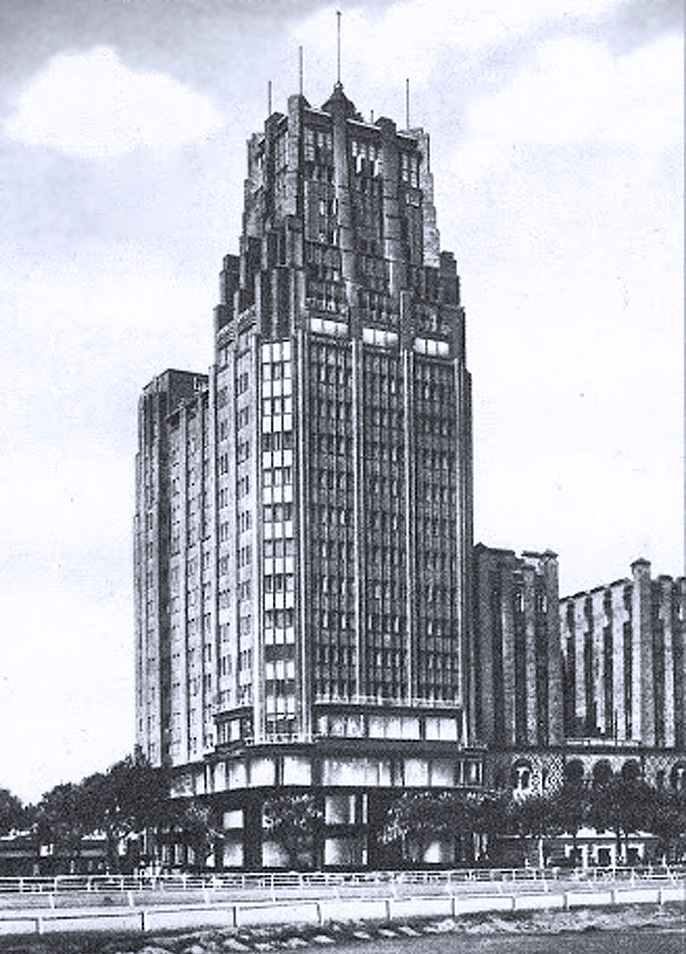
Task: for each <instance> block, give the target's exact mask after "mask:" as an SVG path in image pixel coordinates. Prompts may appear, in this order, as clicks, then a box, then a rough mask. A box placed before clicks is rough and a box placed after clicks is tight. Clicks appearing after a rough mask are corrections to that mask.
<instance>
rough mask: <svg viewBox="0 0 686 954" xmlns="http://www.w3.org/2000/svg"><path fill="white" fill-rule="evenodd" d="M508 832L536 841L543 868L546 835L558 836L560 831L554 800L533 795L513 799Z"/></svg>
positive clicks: (539, 861) (540, 864) (509, 812)
mask: <svg viewBox="0 0 686 954" xmlns="http://www.w3.org/2000/svg"><path fill="white" fill-rule="evenodd" d="M507 830H508V832H509V833H510V834H513V835H519V836H520V837H522V838H531V839H533V840H535V842H536V846H537V853H538V865H539V867H540V868H543V867H544V865H545V858H544V855H543V840H544V838H545V837H546V835H554V834H558V833H559V831H560V827H559V816H558V812H557V806H556V803H555V800H554V798H547V797H545V796H542V795H532V796H530V797H528V798H522V799H512V801H511V802H510V807H509V811H508V815H507Z"/></svg>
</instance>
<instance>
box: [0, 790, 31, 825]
mask: <svg viewBox="0 0 686 954" xmlns="http://www.w3.org/2000/svg"><path fill="white" fill-rule="evenodd" d="M26 817H27V810H26V809H25V808H24V806H23V805H22V803H21V801H20V800H19V799H18V798H17V797H16V795H12V793H11V792H10V791H9V790H8V789H6V788H0V835H8V834H9V833H10V832H11V831H14V830H15V829H18V828H22V827H23V826H24V824H25V823H26Z"/></svg>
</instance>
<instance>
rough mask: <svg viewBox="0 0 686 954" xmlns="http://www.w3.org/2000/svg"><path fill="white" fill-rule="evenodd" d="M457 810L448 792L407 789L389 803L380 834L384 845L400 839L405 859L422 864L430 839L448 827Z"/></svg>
mask: <svg viewBox="0 0 686 954" xmlns="http://www.w3.org/2000/svg"><path fill="white" fill-rule="evenodd" d="M456 814H457V813H456V809H455V806H454V805H453V804H452V803H451V799H450V797H449V796H447V795H438V794H435V793H433V792H412V793H409V792H408V793H406V794H405V795H401V796H400V797H399V798H397V799H396V800H395V801H394V802H393V803H392V804H391V806H390V808H389V809H388V813H387V817H386V823H385V825H384V827H383V829H382V830H381V833H380V835H379V838H380V840H381V841H382V842H383V844H386V845H388V844H392V843H394V842H397V843H399V844H400V845H401V847H402V852H403V858H404V860H405V861H409V862H410V863H411V864H421V863H422V861H423V860H424V856H425V855H426V852H427V850H428V848H429V846H430V845H431V843H432V842H433V841H436V839H437V838H440V837H441V836H444V835H446V833H447V832H449V831H450V830H451V821H452V822H454V821H455V818H456Z"/></svg>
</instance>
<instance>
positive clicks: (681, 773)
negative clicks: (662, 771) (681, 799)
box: [671, 762, 686, 792]
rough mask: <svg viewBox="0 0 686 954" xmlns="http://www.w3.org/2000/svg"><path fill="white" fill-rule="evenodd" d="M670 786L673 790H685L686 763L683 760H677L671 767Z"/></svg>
mask: <svg viewBox="0 0 686 954" xmlns="http://www.w3.org/2000/svg"><path fill="white" fill-rule="evenodd" d="M671 779H672V788H673V789H674V791H675V792H683V791H686V765H684V763H683V762H677V764H676V765H675V766H674V768H673V769H672V776H671Z"/></svg>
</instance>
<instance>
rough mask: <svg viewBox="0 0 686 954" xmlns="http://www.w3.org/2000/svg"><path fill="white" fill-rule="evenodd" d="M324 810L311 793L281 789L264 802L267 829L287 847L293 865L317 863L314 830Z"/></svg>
mask: <svg viewBox="0 0 686 954" xmlns="http://www.w3.org/2000/svg"><path fill="white" fill-rule="evenodd" d="M321 818H322V813H321V811H320V809H319V808H318V807H317V804H316V802H315V800H314V798H313V796H312V795H310V794H309V793H304V794H301V795H298V794H291V793H286V792H284V793H282V794H279V795H274V796H272V797H271V798H268V799H267V800H266V801H265V803H264V808H263V819H264V827H265V830H266V831H267V832H268V833H269V835H270V836H271V838H273V840H274V841H275V842H276V843H277V845H279V846H280V847H281V848H283V850H284V851H285V853H286V855H287V857H288V864H289V866H290V867H291V868H296V869H297V868H300V867H310V866H311V865H312V864H313V863H314V857H313V856H314V842H315V831H316V828H317V826H318V824H319V822H320V821H321Z"/></svg>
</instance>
